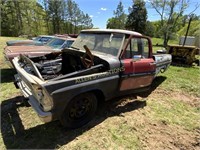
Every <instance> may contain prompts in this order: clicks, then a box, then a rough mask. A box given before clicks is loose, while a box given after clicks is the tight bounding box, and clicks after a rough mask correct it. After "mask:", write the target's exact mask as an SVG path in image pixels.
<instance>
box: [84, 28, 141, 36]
mask: <svg viewBox="0 0 200 150" xmlns="http://www.w3.org/2000/svg"><path fill="white" fill-rule="evenodd" d="M84 32H96V33H98V32H102V33H103V32H105V33H109V32H110V33H121V34H130V35H140V36H141V35H142V34H141V33H139V32H135V31H130V30H122V29H87V30H82V31H81V33H84Z"/></svg>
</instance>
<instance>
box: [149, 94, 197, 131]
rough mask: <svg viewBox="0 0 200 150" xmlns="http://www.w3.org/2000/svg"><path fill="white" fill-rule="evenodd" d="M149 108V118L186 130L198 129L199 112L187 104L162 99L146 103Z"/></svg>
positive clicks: (166, 98) (165, 98)
mask: <svg viewBox="0 0 200 150" xmlns="http://www.w3.org/2000/svg"><path fill="white" fill-rule="evenodd" d="M148 106H149V107H150V108H151V110H152V111H151V113H150V114H148V115H149V117H150V118H153V119H155V120H157V121H162V122H165V123H166V124H170V125H179V126H181V127H183V128H185V129H187V130H194V129H197V128H198V127H199V122H198V120H199V110H198V108H194V107H192V106H189V105H188V104H186V103H184V102H181V101H178V100H177V99H171V98H168V97H163V98H162V100H159V101H157V100H155V101H148Z"/></svg>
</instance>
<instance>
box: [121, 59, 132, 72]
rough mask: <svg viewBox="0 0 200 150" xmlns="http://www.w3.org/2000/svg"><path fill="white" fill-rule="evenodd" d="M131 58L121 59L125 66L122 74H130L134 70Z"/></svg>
mask: <svg viewBox="0 0 200 150" xmlns="http://www.w3.org/2000/svg"><path fill="white" fill-rule="evenodd" d="M132 60H133V59H125V60H123V65H124V68H125V71H124V74H130V73H133V72H134V64H133V62H132Z"/></svg>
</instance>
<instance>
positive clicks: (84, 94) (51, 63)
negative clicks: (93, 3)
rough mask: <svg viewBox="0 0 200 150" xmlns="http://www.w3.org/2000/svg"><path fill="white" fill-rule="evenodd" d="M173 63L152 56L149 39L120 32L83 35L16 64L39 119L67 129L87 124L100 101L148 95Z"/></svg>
mask: <svg viewBox="0 0 200 150" xmlns="http://www.w3.org/2000/svg"><path fill="white" fill-rule="evenodd" d="M170 63H171V55H170V54H158V55H153V54H152V43H151V40H150V38H149V37H147V36H143V35H142V34H140V33H137V32H134V31H127V30H118V29H89V30H83V31H81V32H80V34H79V36H78V37H77V39H76V40H75V42H74V43H73V44H72V46H71V47H70V48H66V49H64V50H62V52H56V53H51V54H47V55H45V56H41V57H35V58H28V57H27V56H24V55H20V56H19V57H15V58H14V59H13V64H14V66H15V68H16V70H17V72H18V74H16V75H15V79H16V81H15V85H16V87H18V88H20V89H21V91H22V93H23V95H24V96H25V97H27V98H28V102H29V104H30V105H31V106H32V108H33V109H34V110H35V111H36V113H37V114H38V116H39V117H40V118H41V119H42V120H43V121H44V122H51V121H53V120H60V122H61V124H62V125H63V126H65V127H66V128H78V127H81V126H83V125H85V124H86V123H88V122H89V121H90V120H91V119H92V118H93V117H94V115H95V111H96V109H97V105H98V102H99V101H106V100H110V99H112V98H114V97H117V96H122V95H125V94H130V93H134V92H143V91H145V90H148V89H149V88H150V85H151V83H152V81H153V80H154V78H155V77H156V75H157V74H158V73H159V72H164V71H165V70H166V69H167V68H168V67H169V65H170Z"/></svg>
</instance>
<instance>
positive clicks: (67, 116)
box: [60, 93, 97, 129]
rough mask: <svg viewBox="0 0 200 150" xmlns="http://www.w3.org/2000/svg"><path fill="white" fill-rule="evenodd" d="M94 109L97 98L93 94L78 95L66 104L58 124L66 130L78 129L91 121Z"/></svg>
mask: <svg viewBox="0 0 200 150" xmlns="http://www.w3.org/2000/svg"><path fill="white" fill-rule="evenodd" d="M96 109H97V98H96V96H95V95H94V94H93V93H84V94H80V95H78V96H76V97H75V98H73V99H72V100H70V102H69V103H68V104H67V106H66V108H65V110H64V112H63V114H62V116H61V118H60V122H61V124H62V125H63V126H64V127H66V128H71V129H75V128H79V127H81V126H83V125H85V124H87V123H88V122H89V121H90V120H92V118H93V117H94V115H95V112H96Z"/></svg>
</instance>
